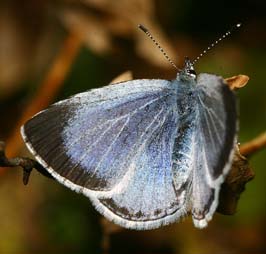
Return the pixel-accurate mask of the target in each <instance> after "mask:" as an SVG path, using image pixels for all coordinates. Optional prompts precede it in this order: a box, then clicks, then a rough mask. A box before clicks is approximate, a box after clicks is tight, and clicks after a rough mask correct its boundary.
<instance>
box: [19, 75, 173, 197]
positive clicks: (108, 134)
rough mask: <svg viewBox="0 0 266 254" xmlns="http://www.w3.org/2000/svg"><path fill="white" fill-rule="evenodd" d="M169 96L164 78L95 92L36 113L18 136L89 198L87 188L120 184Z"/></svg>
mask: <svg viewBox="0 0 266 254" xmlns="http://www.w3.org/2000/svg"><path fill="white" fill-rule="evenodd" d="M173 93H174V92H173V89H172V88H171V85H170V82H168V81H165V80H134V81H128V82H123V83H120V84H116V85H111V86H107V87H104V88H100V89H95V90H92V91H89V92H85V93H82V94H78V95H76V96H74V97H71V98H69V99H67V100H64V101H61V102H59V103H56V104H54V105H52V106H51V107H50V108H48V109H47V110H44V111H42V112H41V113H39V114H37V115H36V116H34V117H33V118H32V119H31V120H29V121H28V122H27V123H26V124H25V125H24V126H23V127H22V135H23V138H24V140H25V142H26V144H27V146H28V147H29V149H30V150H31V151H32V152H33V154H34V155H35V156H36V158H37V159H38V160H39V162H40V163H41V164H42V165H43V166H44V167H45V168H47V169H48V171H49V172H50V173H51V174H52V175H53V176H54V177H55V178H56V179H57V180H59V181H60V182H62V183H63V184H65V185H67V186H68V187H70V188H72V189H75V190H76V191H83V192H84V193H85V194H87V195H90V193H91V192H90V190H92V191H107V192H108V191H111V190H112V189H113V188H115V187H116V186H117V185H118V184H119V183H120V182H121V181H122V179H123V178H124V177H125V175H126V173H127V171H128V170H129V169H130V167H131V166H132V163H133V162H134V161H135V160H136V153H137V152H138V151H139V149H138V148H139V147H140V146H141V145H142V144H143V142H145V140H147V138H148V137H149V136H150V132H152V131H154V130H153V129H154V128H155V126H156V124H157V122H160V121H162V119H163V117H164V115H165V114H166V113H167V112H168V110H170V109H171V108H172V107H173V104H174V103H173V97H174V96H173ZM151 123H153V125H152V126H150V124H151Z"/></svg>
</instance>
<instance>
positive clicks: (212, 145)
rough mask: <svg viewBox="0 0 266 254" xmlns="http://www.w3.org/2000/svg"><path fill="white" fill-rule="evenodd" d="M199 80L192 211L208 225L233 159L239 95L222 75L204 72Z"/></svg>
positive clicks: (200, 224)
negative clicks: (225, 81)
mask: <svg viewBox="0 0 266 254" xmlns="http://www.w3.org/2000/svg"><path fill="white" fill-rule="evenodd" d="M197 84H198V87H197V90H196V100H197V105H198V119H197V123H198V128H196V129H195V133H196V134H195V136H196V144H197V145H196V146H195V151H196V152H195V164H196V165H195V169H194V172H193V211H192V213H193V219H194V223H195V225H196V226H198V227H204V226H206V225H207V221H208V220H210V219H211V217H212V215H213V213H214V211H215V209H216V207H217V204H218V194H219V190H220V185H221V184H222V182H223V181H224V177H225V175H226V174H227V173H228V171H229V169H230V166H231V163H232V155H233V149H234V145H235V141H236V132H237V109H236V99H235V95H234V93H233V92H232V91H231V90H230V89H229V87H228V86H227V85H226V84H225V83H224V81H223V79H222V78H220V77H217V76H215V75H210V74H200V75H199V77H198V80H197Z"/></svg>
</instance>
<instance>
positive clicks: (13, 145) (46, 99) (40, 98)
mask: <svg viewBox="0 0 266 254" xmlns="http://www.w3.org/2000/svg"><path fill="white" fill-rule="evenodd" d="M80 46H81V41H80V40H79V38H78V37H77V36H76V35H74V34H70V35H68V37H67V38H66V39H65V41H64V43H63V46H62V48H61V50H60V52H59V53H58V54H57V56H56V57H55V60H54V62H53V64H52V66H51V68H50V70H49V71H48V73H47V75H46V77H45V79H44V80H43V82H42V84H41V85H40V89H39V90H38V92H37V93H36V94H35V95H34V98H33V99H32V101H31V102H30V103H29V104H28V106H26V108H25V110H24V111H23V114H22V116H21V117H20V119H19V120H18V122H17V124H16V126H15V128H14V130H13V132H12V133H11V135H10V138H9V139H8V140H7V142H6V143H7V151H6V153H7V154H8V156H10V157H13V156H15V155H16V154H17V153H18V152H19V150H20V148H21V147H22V144H23V142H22V139H21V137H20V127H21V125H23V124H24V123H25V122H26V121H27V120H28V119H29V118H30V117H32V116H33V115H34V114H36V113H37V112H39V111H40V110H42V109H44V108H46V107H47V106H48V105H49V104H51V102H52V101H53V100H54V98H55V96H56V95H57V93H58V91H59V90H60V88H61V87H62V85H63V84H64V80H65V78H66V76H67V74H68V72H69V70H70V67H71V65H72V63H73V61H74V59H75V58H76V56H77V54H78V52H79V49H80Z"/></svg>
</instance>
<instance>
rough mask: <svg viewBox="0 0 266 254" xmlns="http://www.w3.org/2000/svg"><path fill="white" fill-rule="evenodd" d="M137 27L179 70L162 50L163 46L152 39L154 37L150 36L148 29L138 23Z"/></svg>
mask: <svg viewBox="0 0 266 254" xmlns="http://www.w3.org/2000/svg"><path fill="white" fill-rule="evenodd" d="M138 28H139V29H140V30H141V31H143V32H144V33H145V34H146V35H147V36H148V37H149V38H150V39H151V40H152V41H153V43H154V44H155V45H156V46H157V48H158V49H159V50H160V51H161V52H162V53H163V55H164V57H165V58H166V60H167V61H168V62H169V63H170V64H171V65H172V66H173V67H174V68H175V69H176V70H178V71H180V69H178V68H177V66H176V65H175V64H174V62H173V61H172V60H171V58H170V57H169V56H168V55H167V54H166V52H165V51H164V50H163V48H162V47H161V46H160V44H159V43H158V42H157V41H156V40H155V39H154V37H153V36H152V34H151V33H150V31H149V30H148V29H147V28H146V27H145V26H143V25H141V24H139V25H138Z"/></svg>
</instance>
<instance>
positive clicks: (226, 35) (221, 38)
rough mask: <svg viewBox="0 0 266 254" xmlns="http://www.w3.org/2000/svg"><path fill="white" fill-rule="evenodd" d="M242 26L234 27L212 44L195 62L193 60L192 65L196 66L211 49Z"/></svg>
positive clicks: (239, 24)
mask: <svg viewBox="0 0 266 254" xmlns="http://www.w3.org/2000/svg"><path fill="white" fill-rule="evenodd" d="M240 26H241V23H238V24H236V25H234V26H233V27H232V28H231V29H230V30H228V31H227V32H226V33H225V34H224V35H223V36H221V37H220V38H219V39H218V40H216V41H215V42H214V43H212V44H211V45H210V46H209V47H208V48H207V49H205V50H204V51H203V52H202V53H201V54H200V55H199V56H198V57H197V58H196V59H195V60H193V62H192V65H194V64H195V63H196V62H197V61H198V60H199V59H200V58H201V57H202V56H204V55H205V54H206V53H207V52H208V51H209V50H210V49H212V48H213V47H215V46H216V45H217V44H218V43H219V42H220V41H222V40H223V39H225V38H226V37H228V36H229V35H230V34H231V33H232V32H233V31H234V30H236V29H238V28H239V27H240Z"/></svg>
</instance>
